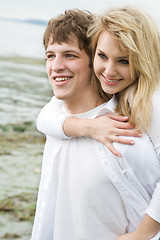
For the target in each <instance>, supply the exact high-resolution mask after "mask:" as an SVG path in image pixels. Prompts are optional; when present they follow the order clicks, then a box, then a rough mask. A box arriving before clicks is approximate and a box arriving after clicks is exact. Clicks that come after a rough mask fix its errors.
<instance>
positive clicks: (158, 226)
mask: <svg viewBox="0 0 160 240" xmlns="http://www.w3.org/2000/svg"><path fill="white" fill-rule="evenodd" d="M159 231H160V223H159V222H157V221H155V220H154V219H153V218H151V217H150V216H149V215H147V214H146V215H145V216H144V218H143V220H142V221H141V223H140V225H139V227H138V228H137V230H136V231H135V232H132V233H126V234H123V235H120V236H119V237H118V238H117V239H116V240H149V239H153V237H154V236H155V235H156V234H157V232H159ZM159 237H160V233H159V236H156V238H155V240H158V239H159Z"/></svg>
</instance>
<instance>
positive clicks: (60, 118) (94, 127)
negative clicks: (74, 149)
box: [37, 97, 141, 156]
mask: <svg viewBox="0 0 160 240" xmlns="http://www.w3.org/2000/svg"><path fill="white" fill-rule="evenodd" d="M62 106H63V101H61V100H59V99H57V98H55V97H53V98H52V99H51V101H50V102H49V103H48V104H46V105H45V106H44V107H43V108H42V110H41V111H40V113H39V115H38V117H37V129H38V130H39V131H40V132H42V133H44V134H46V135H49V136H52V137H57V138H59V139H66V138H70V137H83V136H84V137H90V138H93V139H95V140H97V141H99V142H101V143H103V144H105V145H106V147H107V148H108V149H109V150H110V151H111V152H112V153H113V154H115V155H117V156H121V153H119V152H118V151H117V150H116V149H115V148H114V147H113V144H112V143H113V142H119V143H123V144H134V141H133V140H130V139H124V138H121V137H119V136H135V137H138V136H141V134H140V133H139V132H138V131H136V130H133V127H134V126H133V125H132V124H131V123H128V122H127V120H128V118H127V117H123V116H118V115H115V114H111V113H109V114H106V115H104V116H101V117H98V118H96V119H79V118H75V117H70V116H69V115H67V114H66V113H64V112H63V111H62ZM131 129H132V130H131Z"/></svg>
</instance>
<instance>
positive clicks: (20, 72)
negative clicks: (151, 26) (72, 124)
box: [0, 19, 52, 124]
mask: <svg viewBox="0 0 160 240" xmlns="http://www.w3.org/2000/svg"><path fill="white" fill-rule="evenodd" d="M44 30H45V23H44V24H43V25H42V24H34V23H28V22H23V21H22V22H21V21H13V20H4V19H0V32H1V37H0V124H7V123H20V122H21V121H33V120H35V119H36V117H37V114H38V112H39V111H40V108H41V107H42V106H43V105H44V104H45V103H47V101H48V100H49V99H50V98H51V96H52V91H51V87H50V85H49V82H48V79H47V76H46V71H45V60H44V48H43V44H42V38H43V33H44Z"/></svg>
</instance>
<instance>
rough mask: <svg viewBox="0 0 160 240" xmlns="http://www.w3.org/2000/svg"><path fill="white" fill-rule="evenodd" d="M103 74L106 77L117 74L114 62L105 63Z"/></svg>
mask: <svg viewBox="0 0 160 240" xmlns="http://www.w3.org/2000/svg"><path fill="white" fill-rule="evenodd" d="M104 72H105V75H106V76H108V77H112V76H115V75H116V74H117V70H116V64H115V63H114V62H112V61H108V62H107V63H105V71H104Z"/></svg>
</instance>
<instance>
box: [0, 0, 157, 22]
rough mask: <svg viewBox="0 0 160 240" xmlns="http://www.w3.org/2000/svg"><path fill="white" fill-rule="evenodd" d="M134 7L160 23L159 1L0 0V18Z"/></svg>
mask: <svg viewBox="0 0 160 240" xmlns="http://www.w3.org/2000/svg"><path fill="white" fill-rule="evenodd" d="M124 5H135V6H140V7H142V8H144V9H145V10H147V11H148V12H150V13H151V14H152V16H153V17H154V18H155V19H156V20H157V21H158V22H159V23H160V17H159V13H160V1H159V0H149V1H147V0H0V17H8V18H18V19H28V18H32V19H42V20H47V21H48V20H49V19H50V18H52V17H54V16H56V15H57V14H59V13H63V12H64V10H65V9H73V8H79V9H81V10H84V9H87V10H89V11H91V12H93V13H97V12H99V13H101V12H103V11H104V10H105V9H107V8H108V7H112V6H124Z"/></svg>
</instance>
